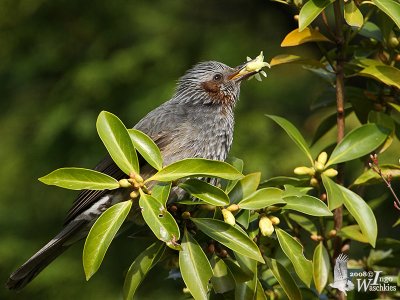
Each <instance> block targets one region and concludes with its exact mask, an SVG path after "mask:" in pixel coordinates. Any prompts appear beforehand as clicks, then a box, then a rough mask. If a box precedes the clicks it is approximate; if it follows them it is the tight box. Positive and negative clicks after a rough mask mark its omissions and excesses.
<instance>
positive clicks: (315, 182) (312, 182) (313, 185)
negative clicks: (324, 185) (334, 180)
mask: <svg viewBox="0 0 400 300" xmlns="http://www.w3.org/2000/svg"><path fill="white" fill-rule="evenodd" d="M310 185H311V186H312V187H317V186H318V179H317V178H315V177H313V178H311V179H310Z"/></svg>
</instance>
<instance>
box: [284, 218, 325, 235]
mask: <svg viewBox="0 0 400 300" xmlns="http://www.w3.org/2000/svg"><path fill="white" fill-rule="evenodd" d="M288 217H289V218H290V219H291V220H293V221H295V222H296V223H297V224H299V226H300V227H301V228H303V229H305V230H306V231H308V232H309V233H311V234H317V233H318V230H317V227H316V226H315V224H314V223H313V222H311V221H310V220H309V219H308V218H307V217H305V216H301V215H296V214H288Z"/></svg>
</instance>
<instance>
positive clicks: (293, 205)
mask: <svg viewBox="0 0 400 300" xmlns="http://www.w3.org/2000/svg"><path fill="white" fill-rule="evenodd" d="M283 200H285V201H286V202H287V204H286V205H285V206H284V207H283V208H284V209H290V210H295V211H299V212H302V213H304V214H307V215H311V216H318V217H323V216H332V212H331V211H330V210H329V208H328V207H327V206H326V205H325V204H324V203H323V202H322V201H321V200H320V199H318V198H315V197H313V196H309V195H303V196H301V197H296V196H290V197H284V198H283Z"/></svg>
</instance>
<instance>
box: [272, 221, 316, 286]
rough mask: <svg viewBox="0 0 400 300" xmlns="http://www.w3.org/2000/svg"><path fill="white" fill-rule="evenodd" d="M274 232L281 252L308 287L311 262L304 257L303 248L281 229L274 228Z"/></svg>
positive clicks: (310, 276) (310, 277)
mask: <svg viewBox="0 0 400 300" xmlns="http://www.w3.org/2000/svg"><path fill="white" fill-rule="evenodd" d="M275 232H276V236H277V237H278V241H279V244H280V245H281V248H282V250H283V252H284V253H285V254H286V256H287V257H288V258H289V260H290V261H291V262H292V264H293V267H294V269H295V271H296V273H297V275H298V276H299V278H300V279H301V281H303V282H304V283H305V284H306V285H307V286H308V287H310V284H311V279H312V262H311V261H310V260H308V259H306V258H305V257H304V254H303V246H302V245H301V244H300V243H299V242H298V241H296V240H295V239H294V238H293V237H292V236H291V235H290V234H289V233H287V232H285V231H283V230H282V229H280V228H275Z"/></svg>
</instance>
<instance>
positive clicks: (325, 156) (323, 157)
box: [317, 151, 328, 166]
mask: <svg viewBox="0 0 400 300" xmlns="http://www.w3.org/2000/svg"><path fill="white" fill-rule="evenodd" d="M317 161H318V162H319V163H321V164H323V165H324V166H325V164H326V162H327V161H328V153H326V152H325V151H324V152H321V154H320V155H318V158H317Z"/></svg>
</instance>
